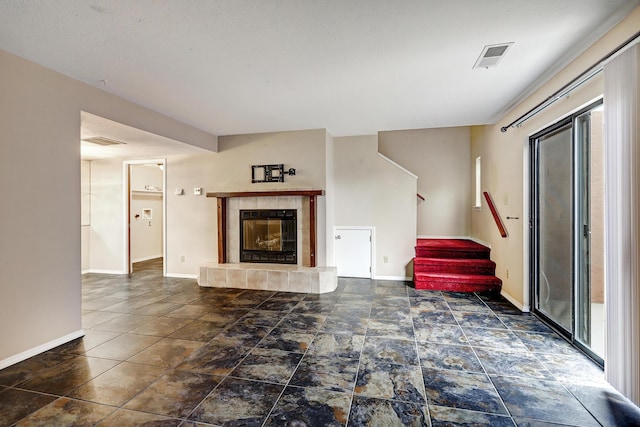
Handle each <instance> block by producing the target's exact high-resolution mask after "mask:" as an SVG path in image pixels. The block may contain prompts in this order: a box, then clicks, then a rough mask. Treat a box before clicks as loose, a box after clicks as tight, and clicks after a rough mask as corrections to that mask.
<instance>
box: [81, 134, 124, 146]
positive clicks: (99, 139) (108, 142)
mask: <svg viewBox="0 0 640 427" xmlns="http://www.w3.org/2000/svg"><path fill="white" fill-rule="evenodd" d="M83 141H84V142H89V143H91V144H96V145H102V146H107V145H124V144H126V143H125V142H122V141H116V140H115V139H109V138H105V137H102V136H95V137H93V138H86V139H83Z"/></svg>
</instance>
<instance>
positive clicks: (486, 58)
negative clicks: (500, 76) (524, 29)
mask: <svg viewBox="0 0 640 427" xmlns="http://www.w3.org/2000/svg"><path fill="white" fill-rule="evenodd" d="M512 45H513V42H511V43H501V44H491V45H488V46H485V47H484V49H482V52H481V53H480V56H479V57H478V60H477V61H476V63H475V65H474V66H473V68H489V67H495V66H496V65H498V63H499V62H500V61H501V60H502V58H504V55H505V54H506V53H507V51H508V50H509V48H510V47H511V46H512Z"/></svg>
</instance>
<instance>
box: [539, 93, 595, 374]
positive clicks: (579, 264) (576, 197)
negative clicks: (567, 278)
mask: <svg viewBox="0 0 640 427" xmlns="http://www.w3.org/2000/svg"><path fill="white" fill-rule="evenodd" d="M602 104H603V100H602V99H599V100H597V101H595V102H593V103H591V104H590V105H588V106H586V107H584V108H582V109H580V110H578V111H576V112H575V113H573V114H571V115H569V116H567V117H565V118H563V119H561V120H559V121H557V122H556V123H554V124H552V125H551V126H548V127H546V128H545V129H543V130H541V131H539V132H537V133H535V134H534V135H531V136H530V137H529V162H530V164H529V175H530V176H529V179H530V191H529V197H530V199H529V210H530V211H529V241H530V251H529V283H530V297H531V311H532V313H533V314H534V315H535V316H537V317H539V318H540V319H541V320H543V321H544V322H545V323H546V324H547V325H549V326H550V327H552V328H553V329H554V330H555V331H556V332H558V333H559V334H560V335H561V336H563V337H564V338H565V339H567V340H568V341H569V342H570V343H571V344H572V345H574V346H575V347H576V348H578V349H579V350H580V351H582V352H583V353H585V354H586V355H587V356H589V357H590V358H591V359H593V360H594V361H595V362H596V363H598V364H599V365H600V366H604V360H603V359H602V357H601V356H599V355H597V354H596V353H594V352H593V351H592V350H591V349H590V348H589V343H584V342H582V341H581V340H580V339H579V337H580V334H579V333H578V332H579V331H578V327H580V326H583V325H584V322H585V321H586V320H585V318H586V319H587V320H588V319H589V316H590V313H586V315H585V313H584V312H580V313H579V312H578V311H577V309H578V308H579V307H580V306H581V304H584V296H585V292H587V293H588V291H589V290H588V289H587V290H585V285H584V283H585V276H586V278H587V282H586V283H587V284H588V283H589V280H588V277H589V262H590V257H589V256H587V257H585V256H583V254H584V253H585V251H586V252H587V253H589V248H588V245H589V236H588V234H587V235H585V232H588V233H590V231H588V230H587V229H586V228H585V218H586V219H588V218H589V212H588V206H587V211H586V212H585V205H586V204H588V197H589V195H586V196H585V195H584V191H585V186H586V188H588V186H589V183H588V182H587V179H586V178H588V176H589V175H588V173H589V164H588V160H589V153H588V152H586V153H585V150H586V149H587V148H589V147H590V139H589V138H590V136H589V134H588V133H586V132H584V127H582V128H580V125H581V124H584V121H585V120H584V116H585V114H589V113H590V111H591V110H594V109H596V108H598V107H600V106H601V105H602ZM586 120H587V121H589V118H587V119H586ZM569 125H570V126H571V127H570V129H571V194H572V200H571V201H570V203H571V218H572V242H571V251H572V254H571V259H572V268H571V330H566V329H564V328H563V327H561V326H560V325H559V324H558V323H556V322H555V321H554V320H553V319H551V318H550V317H549V316H547V315H545V313H543V312H541V310H539V309H538V308H539V301H540V277H539V276H540V274H539V261H540V209H539V208H540V206H539V200H540V180H539V171H538V166H539V162H540V158H539V139H540V138H541V137H543V136H546V135H549V134H552V133H553V132H556V131H559V130H560V129H562V128H564V127H567V126H569ZM581 138H586V140H582V139H581ZM585 144H586V146H585ZM585 162H586V163H585ZM585 174H586V175H585ZM585 237H586V239H587V240H586V241H585ZM589 286H590V285H589ZM587 310H590V307H589V308H587Z"/></svg>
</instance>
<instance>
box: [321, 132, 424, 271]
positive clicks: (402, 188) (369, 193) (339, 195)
mask: <svg viewBox="0 0 640 427" xmlns="http://www.w3.org/2000/svg"><path fill="white" fill-rule="evenodd" d="M334 141H335V152H334V157H333V158H334V167H335V174H334V176H335V189H336V190H335V195H336V196H335V206H336V209H335V225H336V226H364V227H367V226H374V227H375V239H376V240H375V253H376V255H375V259H374V260H373V268H374V274H375V278H378V279H393V280H405V279H406V278H410V277H412V275H413V265H412V260H413V256H414V246H415V242H416V199H417V197H416V178H415V176H412V175H410V174H409V173H407V172H406V171H404V170H402V169H400V168H398V167H397V166H396V165H393V164H392V163H390V162H389V161H387V160H385V159H384V158H383V157H381V156H380V155H378V137H377V136H376V135H370V136H353V137H341V138H335V139H334ZM332 231H333V230H332ZM385 257H386V259H387V261H388V262H385Z"/></svg>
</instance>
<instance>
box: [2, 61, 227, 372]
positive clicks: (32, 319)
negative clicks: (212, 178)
mask: <svg viewBox="0 0 640 427" xmlns="http://www.w3.org/2000/svg"><path fill="white" fill-rule="evenodd" d="M0 69H1V70H2V78H1V79H0V93H2V97H0V138H1V143H0V182H3V183H14V184H15V183H19V184H20V185H13V184H12V185H6V186H5V187H4V188H3V192H2V203H1V204H0V218H2V221H0V236H2V238H1V239H0V368H2V367H4V366H8V365H9V364H12V363H16V362H18V361H20V360H22V359H24V358H27V357H29V356H31V355H33V354H35V353H38V352H40V351H44V350H46V349H48V348H51V347H52V346H55V345H57V344H61V343H62V342H65V341H67V340H70V339H72V338H75V337H78V336H80V335H81V334H82V330H81V328H82V326H81V287H80V283H81V281H80V271H81V267H82V261H81V260H82V257H81V251H80V242H81V225H80V224H81V189H80V182H81V173H80V149H79V148H80V147H79V145H80V113H81V111H88V112H91V113H94V114H97V115H99V116H102V117H105V118H108V119H111V120H115V121H118V122H121V123H125V124H128V125H130V126H133V127H136V128H139V129H143V130H146V131H148V132H152V133H155V134H158V135H162V136H166V137H169V138H171V139H174V140H178V141H182V142H184V143H189V144H192V145H197V146H200V147H203V148H208V149H214V150H215V149H216V138H215V137H214V136H212V135H209V134H207V133H205V132H202V131H200V130H198V129H195V128H193V127H190V126H188V125H186V124H183V123H180V122H178V121H176V120H173V119H170V118H168V117H166V116H162V115H161V114H158V113H155V112H153V111H151V110H148V109H145V108H143V107H140V106H137V105H135V104H132V103H130V102H127V101H125V100H123V99H122V98H118V97H116V96H113V95H110V94H107V93H106V92H103V91H101V90H99V89H97V88H94V87H91V86H89V85H86V84H84V83H81V82H79V81H77V80H73V79H71V78H69V77H66V76H64V75H62V74H59V73H56V72H54V71H51V70H49V69H46V68H44V67H41V66H39V65H37V64H34V63H32V62H29V61H26V60H24V59H21V58H19V57H17V56H15V55H12V54H10V53H8V52H5V51H0Z"/></svg>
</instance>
